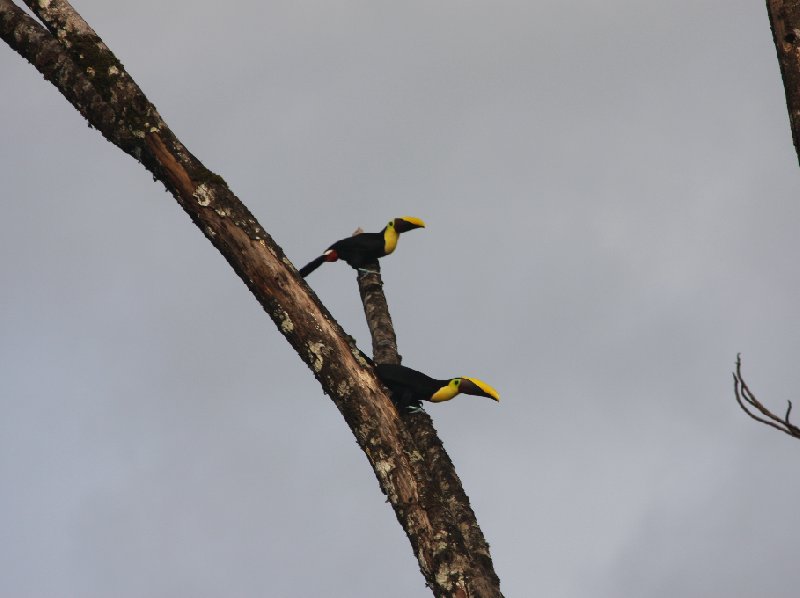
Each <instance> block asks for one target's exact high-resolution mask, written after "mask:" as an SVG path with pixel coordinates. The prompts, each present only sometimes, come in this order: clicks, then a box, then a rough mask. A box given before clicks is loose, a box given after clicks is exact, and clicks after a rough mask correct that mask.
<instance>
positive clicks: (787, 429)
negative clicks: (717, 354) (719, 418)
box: [733, 355, 800, 438]
mask: <svg viewBox="0 0 800 598" xmlns="http://www.w3.org/2000/svg"><path fill="white" fill-rule="evenodd" d="M733 392H734V394H735V396H736V402H737V403H739V407H741V408H742V411H744V412H745V413H746V414H747V415H749V416H750V417H752V418H753V419H754V420H756V421H757V422H761V423H762V424H766V425H767V426H770V427H771V428H775V429H776V430H780V431H781V432H783V433H784V434H788V435H789V436H793V437H794V438H800V428H798V427H797V426H795V425H794V424H793V423H792V422H791V421H789V416H790V415H791V413H792V402H791V401H787V402H788V403H789V406H788V407H787V408H786V414H785V415H784V416H783V417H779V416H777V415H775V414H774V413H772V411H770V410H769V409H767V408H766V407H765V406H764V404H763V403H762V402H761V401H759V400H758V399H757V398H756V396H755V395H754V394H753V393H752V391H751V390H750V388H749V387H748V386H747V383H746V382H745V381H744V378H743V377H742V356H741V355H737V356H736V371H735V372H734V373H733ZM759 414H760V415H759Z"/></svg>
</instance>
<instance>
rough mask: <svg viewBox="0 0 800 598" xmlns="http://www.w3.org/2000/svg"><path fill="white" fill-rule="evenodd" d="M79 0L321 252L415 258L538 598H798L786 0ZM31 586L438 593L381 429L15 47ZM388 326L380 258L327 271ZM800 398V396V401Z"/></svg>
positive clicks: (89, 596)
mask: <svg viewBox="0 0 800 598" xmlns="http://www.w3.org/2000/svg"><path fill="white" fill-rule="evenodd" d="M75 6H76V8H77V9H78V10H79V11H80V12H81V13H82V14H83V16H84V17H85V18H86V19H87V21H89V23H90V24H91V25H92V26H93V27H94V28H95V29H96V30H97V32H98V33H99V34H100V35H101V36H102V37H103V38H104V40H105V41H106V42H107V43H108V45H109V46H110V47H111V48H112V49H113V50H114V51H115V52H116V54H117V56H118V57H119V58H120V60H121V61H122V62H123V63H124V64H125V65H126V67H127V68H128V70H129V72H130V73H131V74H132V75H133V77H134V78H135V79H136V80H137V82H138V83H139V84H140V85H141V87H142V88H143V89H144V91H145V93H147V94H148V96H149V98H150V99H151V100H152V101H153V102H154V103H155V104H156V106H157V107H158V109H159V110H160V112H161V114H162V115H163V116H164V118H165V119H166V120H167V122H168V123H169V124H170V125H171V126H172V128H173V130H174V131H175V132H176V133H177V134H178V136H179V137H180V138H181V139H182V140H183V141H184V142H185V143H186V145H187V146H188V147H189V148H190V150H191V151H192V152H193V153H195V154H196V155H197V156H198V157H199V158H200V159H201V160H203V161H204V162H205V164H206V165H207V166H208V167H209V168H211V169H212V170H214V171H216V172H218V173H220V174H221V175H222V176H224V177H225V179H226V180H227V181H228V183H229V184H230V186H231V187H232V188H233V190H234V191H235V192H236V193H237V194H238V195H239V197H240V198H241V199H242V200H243V201H244V202H245V203H246V204H247V205H248V206H249V207H250V209H251V210H252V211H253V212H254V213H255V214H256V216H257V217H258V218H259V219H260V221H261V223H262V224H263V225H264V226H265V227H266V228H267V230H268V231H269V232H270V233H271V234H272V235H273V236H274V237H275V239H276V241H277V242H278V243H279V244H280V245H281V246H282V247H283V248H284V249H285V250H286V252H287V254H288V255H289V256H290V258H291V259H293V260H294V262H295V264H297V265H302V264H304V263H305V262H306V261H308V260H309V259H311V258H312V257H314V256H315V255H318V254H319V252H320V251H321V250H322V249H324V248H325V247H326V246H327V245H328V244H329V243H330V242H332V241H334V240H336V239H338V238H341V237H343V236H347V235H349V234H350V233H351V231H352V230H353V229H354V228H356V227H357V226H362V227H363V228H365V229H367V230H378V229H379V228H380V227H381V226H383V224H384V223H385V221H387V220H388V219H389V218H391V217H394V216H400V215H413V216H418V217H421V218H424V219H425V221H426V222H427V223H428V228H426V229H425V230H421V231H414V232H413V233H410V234H409V235H407V236H404V237H403V239H402V240H401V242H400V245H399V247H398V250H397V251H396V252H395V254H393V255H392V256H391V257H390V258H388V259H386V260H384V265H383V269H384V279H385V282H386V291H387V295H388V299H389V303H390V307H391V310H392V315H393V317H394V320H395V325H396V327H397V331H398V337H399V344H400V351H401V353H402V354H403V355H404V357H405V363H406V364H408V365H410V366H412V367H416V368H417V369H422V370H425V371H426V372H428V373H430V374H432V375H435V376H440V377H448V376H451V375H473V376H477V377H479V378H481V379H484V380H486V381H488V382H489V383H491V384H492V385H493V386H495V387H496V388H497V389H498V390H499V391H500V393H501V395H502V402H501V403H500V404H499V405H497V404H494V403H493V402H491V401H486V400H481V399H478V398H476V397H464V398H460V399H459V400H456V401H454V402H452V403H449V404H443V405H432V406H430V407H428V412H429V413H430V414H431V415H432V417H433V418H434V421H435V424H436V426H437V428H438V429H439V431H440V434H441V436H442V438H443V440H444V442H445V445H446V447H447V449H448V451H449V453H450V455H451V457H452V459H453V461H454V462H455V464H456V466H457V469H458V472H459V474H460V476H461V478H462V481H463V483H464V486H465V489H466V491H467V493H468V494H469V496H470V498H471V500H472V504H473V506H474V508H475V510H476V512H477V515H478V519H479V521H480V523H481V525H482V528H483V531H484V533H485V534H486V536H487V538H488V540H489V542H490V543H491V545H492V552H493V557H494V563H495V567H496V569H497V572H498V574H499V575H500V578H501V579H502V588H503V590H504V592H505V595H506V596H508V597H509V598H510V597H512V596H513V597H520V598H527V597H534V596H544V597H548V598H586V597H592V598H594V597H599V598H619V597H638V596H647V597H655V598H661V597H664V598H674V597H675V596H680V597H687V598H689V597H708V596H725V597H726V598H737V597H752V596H769V597H773V598H782V597H787V598H788V597H795V596H796V595H797V588H798V587H800V562H798V542H797V537H798V536H797V529H798V511H797V505H798V504H799V503H800V475H798V474H800V467H799V466H798V464H799V463H800V442H798V441H797V440H793V439H790V438H789V437H787V436H784V435H781V434H779V433H778V432H775V431H773V430H770V429H768V428H766V427H765V426H761V425H759V424H756V423H755V422H753V421H751V420H749V419H747V418H746V417H745V416H744V414H742V413H741V412H740V411H739V409H738V407H737V406H736V404H735V403H734V400H733V396H732V383H731V370H732V368H733V366H734V360H735V357H736V353H737V352H742V354H743V359H744V367H745V375H746V377H747V379H748V382H749V383H750V385H751V387H752V388H753V389H754V390H755V391H756V392H757V394H758V395H759V397H760V398H762V399H763V400H764V401H765V402H767V403H768V404H770V405H771V406H773V407H774V408H775V409H776V410H779V411H780V410H782V409H783V408H784V406H785V401H786V400H787V399H797V398H798V395H799V394H800V369H799V368H798V367H797V360H798V357H800V318H798V317H797V310H798V303H799V302H798V300H799V299H800V276H798V271H797V263H796V262H797V255H798V235H797V230H798V220H799V219H800V198H798V193H797V190H798V186H799V183H800V176H798V175H799V174H800V173H799V171H798V167H797V157H796V155H795V153H794V149H793V147H792V145H791V136H790V132H789V124H788V117H787V114H786V108H785V104H784V97H783V88H782V84H781V80H780V74H779V69H778V64H777V61H776V58H775V49H774V46H773V44H772V39H771V34H770V30H769V23H768V20H767V16H766V12H765V8H764V3H763V2H746V1H743V0H714V1H704V0H673V1H672V2H669V3H665V2H641V1H633V0H614V1H609V0H606V1H603V2H599V1H592V0H577V1H575V2H569V3H564V2H556V1H555V0H548V1H541V2H512V1H502V0H499V1H498V0H495V1H493V2H486V1H484V2H476V1H471V0H458V1H451V0H440V1H437V2H430V1H425V2H422V1H416V0H412V1H408V2H402V3H388V2H358V1H342V2H330V1H325V2H318V1H306V2H304V1H297V0H293V1H292V2H237V3H221V2H185V1H181V0H177V1H174V2H169V3H163V2H156V1H154V0H147V1H140V2H113V1H105V2H100V1H97V0H91V1H90V0H76V2H75ZM0 74H1V75H2V81H3V93H2V96H1V98H2V99H0V101H1V102H2V111H1V112H0V120H1V121H2V128H3V135H2V141H0V176H2V180H3V184H2V194H3V197H4V201H3V222H4V223H5V226H4V227H3V234H2V235H0V288H1V289H2V292H0V538H2V539H3V540H2V542H0V571H2V574H0V595H2V596H4V597H5V596H8V597H9V598H12V597H13V598H27V597H31V598H34V597H35V598H50V597H52V598H61V597H67V596H69V597H73V596H74V597H78V598H84V597H86V598H95V597H96V598H105V597H108V596H115V597H120V598H139V597H141V596H148V597H153V598H157V597H164V598H167V597H170V598H171V597H174V596H191V597H193V598H194V597H197V598H203V597H218V596H230V597H242V598H249V597H256V596H282V597H288V598H307V597H309V596H323V595H324V596H343V597H344V596H382V597H387V598H416V597H419V598H422V597H425V596H429V592H428V591H427V589H426V588H425V587H424V585H423V580H422V577H421V576H420V574H419V573H418V571H417V567H416V563H415V561H414V559H413V557H412V554H411V550H410V547H409V545H408V541H407V540H406V538H405V536H404V535H403V533H402V530H401V529H400V527H399V526H398V525H397V523H396V520H395V518H394V515H393V513H392V511H391V509H390V507H389V506H388V505H387V504H386V503H385V502H384V499H383V496H382V495H381V493H380V490H379V489H378V485H377V483H376V481H375V478H374V476H373V474H372V471H371V469H370V468H369V466H368V464H367V462H366V460H365V458H364V456H363V454H362V453H361V452H360V450H359V449H358V448H357V446H356V444H355V441H354V440H353V438H352V436H351V434H350V432H349V430H348V429H347V427H346V425H345V424H344V422H343V421H342V418H341V416H340V415H339V414H338V412H337V411H336V410H335V408H334V406H333V404H332V403H331V402H330V400H329V399H327V397H325V396H324V395H323V394H322V392H321V390H320V388H319V386H318V385H317V383H316V382H315V381H314V379H313V377H312V376H311V374H310V373H309V371H308V370H307V369H306V367H305V366H304V365H303V364H302V362H301V361H300V360H299V359H298V358H297V356H296V354H294V353H293V351H292V350H291V348H290V347H289V345H288V344H287V343H286V342H285V341H284V340H283V338H282V337H281V335H279V334H278V333H277V331H276V329H275V326H274V325H273V324H272V322H271V321H270V320H269V319H268V318H267V316H266V315H265V314H264V312H263V311H262V310H261V308H260V307H259V305H258V304H257V303H256V301H255V300H254V299H253V298H252V296H250V294H249V293H248V292H247V290H246V288H245V287H244V286H243V285H242V283H241V281H240V280H239V279H238V278H237V277H236V276H235V275H234V273H233V272H232V270H231V269H230V268H229V266H228V265H227V263H226V262H225V261H224V260H223V259H222V258H221V256H220V255H219V254H218V253H217V252H216V250H214V249H213V248H212V246H211V245H210V244H209V243H208V241H206V239H205V238H204V237H203V236H202V235H201V234H200V232H199V231H198V230H197V229H196V228H195V226H194V225H193V224H192V223H191V222H190V221H189V219H188V218H187V217H186V215H185V214H184V213H183V212H182V211H181V210H180V208H179V207H178V205H177V204H176V202H175V201H174V199H172V197H171V196H169V195H168V194H167V193H165V192H164V190H163V188H162V187H161V186H159V185H158V184H155V183H154V182H153V181H152V178H151V177H150V176H149V175H148V174H147V172H146V171H145V170H144V169H143V168H142V167H141V166H140V165H139V164H138V163H136V162H134V161H133V160H132V159H131V158H129V157H128V156H125V155H123V154H122V153H121V152H120V151H119V150H117V149H116V148H114V147H112V146H111V145H110V144H108V143H107V142H106V141H104V140H103V139H102V138H101V136H100V135H99V134H98V133H97V132H96V131H95V130H93V129H89V128H88V127H87V126H86V123H85V122H84V121H83V120H82V119H81V117H80V116H79V115H78V113H77V112H76V111H75V110H74V109H73V108H72V107H71V106H69V105H68V104H67V102H66V101H65V100H64V99H63V98H62V96H61V95H59V94H58V92H57V91H56V90H55V89H54V88H53V87H52V86H51V85H49V84H48V83H46V82H45V81H43V79H42V78H41V76H40V75H39V74H38V73H36V72H35V71H34V69H33V68H32V67H31V66H30V65H28V64H27V63H25V62H24V61H23V60H22V59H21V58H20V57H19V56H17V55H16V54H15V53H13V52H12V51H11V50H10V49H9V48H8V47H6V46H3V47H2V48H0ZM309 282H310V284H311V285H312V286H313V288H314V289H315V290H316V291H317V293H318V294H319V296H320V298H321V299H322V301H323V302H324V303H325V304H326V305H327V306H328V307H329V309H330V310H331V311H332V313H333V314H334V315H335V316H336V317H337V318H338V319H339V321H340V322H341V323H342V324H343V326H344V327H345V329H346V330H347V331H348V332H350V333H351V334H353V335H354V336H355V337H356V338H357V339H358V340H359V344H360V345H361V346H362V348H365V349H368V348H369V346H370V345H369V337H368V332H367V329H366V325H365V323H364V318H363V313H362V311H361V306H360V302H359V300H358V293H357V290H356V286H355V280H354V275H353V273H352V271H350V270H349V269H348V268H347V267H346V266H344V265H342V264H331V265H325V266H324V267H323V268H321V269H320V270H318V271H317V272H315V273H314V274H313V275H312V276H311V277H310V278H309ZM799 417H800V416H799Z"/></svg>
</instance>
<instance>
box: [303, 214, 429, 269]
mask: <svg viewBox="0 0 800 598" xmlns="http://www.w3.org/2000/svg"><path fill="white" fill-rule="evenodd" d="M424 227H425V223H424V222H423V221H422V220H420V219H419V218H413V217H412V216H403V217H402V218H395V219H394V220H390V221H389V224H387V225H386V226H385V227H384V229H383V230H382V231H381V232H379V233H359V234H357V235H353V236H352V237H347V238H346V239H342V240H340V241H336V243H334V244H333V245H331V246H330V247H328V249H326V250H325V253H323V254H322V255H321V256H319V257H318V258H316V259H314V260H312V261H310V262H309V263H308V264H306V265H305V266H303V267H302V268H300V276H302V277H303V278H305V277H306V276H308V275H309V274H311V273H312V272H313V271H314V270H316V269H317V268H319V267H320V266H321V265H322V263H323V262H335V261H336V260H343V261H345V262H347V263H348V264H349V265H350V266H351V267H353V268H355V269H356V270H361V271H366V270H365V269H364V267H365V266H366V265H367V264H368V263H369V262H371V261H372V260H376V259H378V258H380V257H383V256H384V255H389V254H390V253H392V252H393V251H394V249H395V247H397V240H398V238H399V237H400V234H401V233H405V232H408V231H410V230H413V229H415V228H424Z"/></svg>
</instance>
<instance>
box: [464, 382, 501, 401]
mask: <svg viewBox="0 0 800 598" xmlns="http://www.w3.org/2000/svg"><path fill="white" fill-rule="evenodd" d="M462 380H469V381H470V382H472V383H473V384H474V385H475V386H477V387H478V388H480V389H481V391H483V395H484V396H486V397H489V398H490V399H494V400H495V401H498V402H499V401H500V393H498V392H497V391H496V390H495V389H494V388H492V387H491V386H489V385H488V384H486V382H483V381H481V380H478V379H477V378H467V377H466V376H464V377H462Z"/></svg>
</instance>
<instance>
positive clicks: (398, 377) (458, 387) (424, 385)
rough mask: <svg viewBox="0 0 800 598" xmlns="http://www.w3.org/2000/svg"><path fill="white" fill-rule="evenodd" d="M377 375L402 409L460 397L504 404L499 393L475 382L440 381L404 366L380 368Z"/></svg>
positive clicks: (379, 365) (384, 366) (377, 367)
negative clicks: (478, 397)
mask: <svg viewBox="0 0 800 598" xmlns="http://www.w3.org/2000/svg"><path fill="white" fill-rule="evenodd" d="M375 371H376V373H377V374H378V378H380V380H381V382H383V383H384V385H386V388H388V389H389V390H390V391H391V393H392V400H393V401H394V403H395V405H397V407H398V409H408V408H411V409H412V410H414V409H416V408H419V407H420V406H421V402H422V401H432V402H434V403H439V402H442V401H449V400H450V399H452V398H453V397H454V396H456V395H457V394H460V393H464V394H471V395H478V396H483V397H489V398H490V399H493V400H495V401H499V400H500V396H499V395H498V394H497V391H496V390H495V389H493V388H492V387H491V386H489V385H488V384H486V383H485V382H481V381H480V380H477V379H475V378H467V377H463V376H462V377H458V378H450V379H448V380H437V379H436V378H431V377H430V376H428V375H427V374H423V373H422V372H418V371H417V370H412V369H411V368H408V367H406V366H404V365H396V364H390V363H380V364H378V365H376V366H375Z"/></svg>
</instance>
